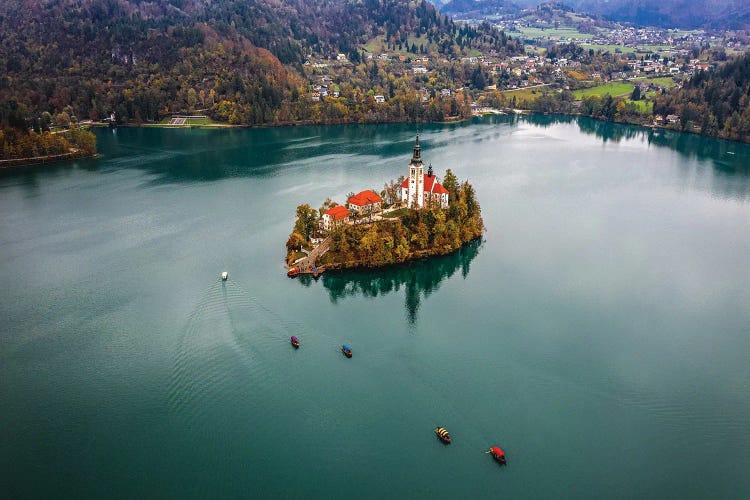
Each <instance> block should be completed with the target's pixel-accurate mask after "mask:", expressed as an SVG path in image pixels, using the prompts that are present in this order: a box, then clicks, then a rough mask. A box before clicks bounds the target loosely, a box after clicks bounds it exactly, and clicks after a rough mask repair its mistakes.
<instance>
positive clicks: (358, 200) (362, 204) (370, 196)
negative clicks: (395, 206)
mask: <svg viewBox="0 0 750 500" xmlns="http://www.w3.org/2000/svg"><path fill="white" fill-rule="evenodd" d="M347 203H348V204H349V209H350V210H351V211H352V212H356V213H357V214H359V215H371V214H374V213H377V212H380V211H382V210H383V198H381V197H380V196H378V194H377V193H374V192H372V191H370V190H369V189H368V190H367V191H362V192H361V193H357V194H355V195H354V196H352V197H351V198H349V199H348V200H347Z"/></svg>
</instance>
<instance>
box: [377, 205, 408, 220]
mask: <svg viewBox="0 0 750 500" xmlns="http://www.w3.org/2000/svg"><path fill="white" fill-rule="evenodd" d="M407 213H409V209H408V208H399V209H398V210H394V211H393V212H388V213H387V214H383V218H384V219H395V218H396V217H403V216H404V215H406V214H407Z"/></svg>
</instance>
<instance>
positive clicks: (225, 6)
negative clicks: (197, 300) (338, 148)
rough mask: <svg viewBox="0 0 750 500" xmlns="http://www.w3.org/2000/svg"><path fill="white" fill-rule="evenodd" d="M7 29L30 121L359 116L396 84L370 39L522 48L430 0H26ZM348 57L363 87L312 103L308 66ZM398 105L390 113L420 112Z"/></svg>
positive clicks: (13, 70) (453, 53)
mask: <svg viewBox="0 0 750 500" xmlns="http://www.w3.org/2000/svg"><path fill="white" fill-rule="evenodd" d="M0 33H2V34H3V43H2V44H0V75H2V76H0V101H8V100H13V101H15V102H18V103H20V104H22V105H24V106H25V107H27V108H28V112H29V115H30V116H35V115H38V114H39V113H42V112H49V113H50V114H52V115H53V116H55V115H58V114H60V113H62V112H65V113H66V114H67V115H69V116H72V117H77V118H79V119H87V118H90V119H93V120H97V119H101V118H103V117H108V116H109V115H110V113H112V112H114V113H115V117H116V119H117V121H118V122H121V123H122V122H130V123H145V122H158V121H159V120H160V119H161V118H163V117H164V116H167V115H169V114H171V113H175V112H190V113H196V112H200V113H206V114H208V115H210V116H211V117H212V118H214V119H215V120H218V121H224V122H229V123H232V124H248V125H253V124H265V123H279V122H291V121H326V120H327V119H333V120H343V121H346V120H350V119H358V120H360V119H364V118H362V117H361V116H359V115H356V113H355V114H353V115H352V116H350V113H349V112H350V111H352V110H354V108H355V104H356V103H355V100H357V99H359V103H360V104H361V100H362V99H364V97H363V95H364V93H366V92H367V90H371V89H373V88H374V87H378V88H380V89H383V88H385V89H388V88H394V87H396V90H394V91H393V92H392V94H393V95H392V96H390V97H395V96H396V94H397V90H398V89H397V86H396V85H395V82H394V81H393V79H391V78H389V75H387V74H385V73H382V72H380V71H378V68H377V67H375V68H373V64H372V63H369V64H365V63H364V56H365V53H364V51H363V47H364V46H365V44H366V43H367V42H368V41H369V40H372V39H374V38H376V37H377V38H379V39H382V40H383V42H384V43H385V44H386V45H388V46H390V47H393V48H394V50H400V49H401V48H402V47H403V46H407V47H406V48H405V49H404V51H407V49H408V51H409V52H411V53H414V52H415V51H419V52H421V53H430V52H434V53H435V55H443V56H445V57H451V58H452V57H457V56H460V55H461V54H468V53H469V52H470V51H471V50H472V49H477V48H488V49H492V50H499V51H504V50H507V51H510V52H511V53H512V52H513V51H517V50H520V49H519V48H518V47H517V46H515V45H514V44H513V42H512V41H511V40H509V39H508V38H507V37H505V36H504V35H502V34H501V33H499V32H497V31H496V30H494V29H492V28H490V27H489V26H488V25H486V26H480V27H478V28H468V27H463V28H459V27H458V26H456V25H455V24H454V23H453V21H451V20H450V19H449V18H447V17H446V16H443V15H441V14H439V13H438V12H437V11H436V10H435V8H434V7H433V6H432V5H431V4H429V3H428V2H426V1H423V0H420V1H416V2H403V1H396V0H213V1H211V2H205V1H202V0H153V1H151V2H144V1H141V0H25V1H24V2H23V8H18V6H17V4H16V3H14V2H2V3H0ZM415 41H419V43H420V45H419V48H417V45H416V44H415ZM409 44H410V45H409ZM338 54H343V55H344V56H345V58H346V61H347V63H350V65H351V66H350V67H349V68H348V69H347V70H346V75H347V79H348V80H349V81H355V82H360V85H361V87H362V88H361V89H360V90H361V91H360V92H359V94H357V93H356V92H355V91H352V92H351V93H350V95H348V96H347V99H348V100H347V101H340V102H336V103H335V104H337V106H333V104H334V103H323V102H322V101H321V102H320V103H319V104H313V103H311V102H310V99H309V94H310V88H309V87H310V82H311V75H312V74H313V73H314V72H313V71H311V70H308V69H307V68H306V67H305V66H304V65H303V63H304V62H306V61H307V60H308V59H319V60H331V59H333V60H335V59H336V57H337V55H338ZM459 83H460V84H463V82H459ZM355 94H356V95H355ZM360 94H361V95H360ZM324 104H326V105H324ZM341 107H343V108H344V110H345V111H346V113H343V112H342V110H341V109H340V108H341ZM400 109H401V111H400V113H401V114H399V115H398V117H392V116H391V115H389V114H388V113H385V114H384V116H385V117H386V119H393V120H396V119H406V118H407V117H408V116H407V115H409V113H411V115H410V116H411V117H412V118H415V117H416V115H417V111H414V110H412V111H404V109H406V107H405V106H403V105H402V106H401V108H400ZM358 113H360V112H359V111H358ZM360 114H361V113H360ZM342 116H343V118H342ZM379 116H380V115H379Z"/></svg>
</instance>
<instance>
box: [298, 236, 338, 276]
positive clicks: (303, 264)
mask: <svg viewBox="0 0 750 500" xmlns="http://www.w3.org/2000/svg"><path fill="white" fill-rule="evenodd" d="M329 248H331V237H330V236H328V237H327V238H326V239H324V240H323V241H321V242H320V244H319V245H318V246H316V247H315V248H313V249H312V250H310V253H308V254H307V257H305V258H303V259H302V260H301V261H299V262H297V263H296V264H294V267H298V268H299V269H301V270H303V271H305V270H308V269H313V268H315V267H316V265H315V261H316V260H318V257H320V256H321V255H323V254H324V253H326V252H327V251H328V249H329Z"/></svg>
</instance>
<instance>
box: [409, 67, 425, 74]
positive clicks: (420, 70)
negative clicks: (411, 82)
mask: <svg viewBox="0 0 750 500" xmlns="http://www.w3.org/2000/svg"><path fill="white" fill-rule="evenodd" d="M412 71H413V72H414V74H415V75H418V74H424V73H427V68H425V67H424V66H414V67H413V68H412Z"/></svg>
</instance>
